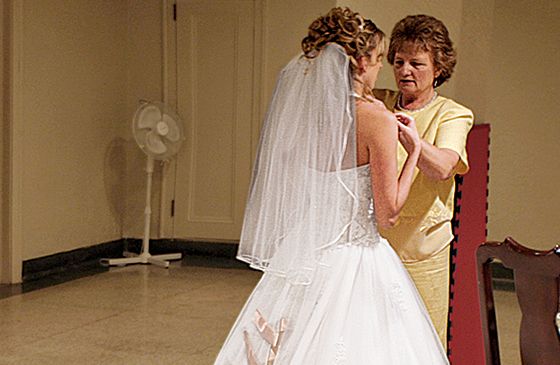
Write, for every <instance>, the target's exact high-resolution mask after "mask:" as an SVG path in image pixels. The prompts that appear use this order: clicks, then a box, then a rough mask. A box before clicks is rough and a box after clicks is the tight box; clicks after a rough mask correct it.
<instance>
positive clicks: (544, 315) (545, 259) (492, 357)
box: [476, 237, 560, 365]
mask: <svg viewBox="0 0 560 365" xmlns="http://www.w3.org/2000/svg"><path fill="white" fill-rule="evenodd" d="M476 255H477V266H478V270H477V275H478V288H479V294H480V309H481V311H480V316H481V320H482V331H483V335H484V347H485V352H486V365H499V364H500V352H499V348H498V330H497V326H496V312H495V308H494V296H493V294H492V267H491V265H490V264H491V263H492V261H494V260H495V259H498V260H500V261H501V262H502V264H503V265H504V266H505V267H507V268H510V269H512V270H513V273H514V280H515V291H516V293H517V298H518V301H519V307H520V308H521V315H522V318H521V327H520V330H519V331H520V332H519V341H520V349H521V361H522V363H523V365H552V364H560V337H559V335H558V328H557V327H556V322H555V318H556V314H557V312H558V294H559V293H558V285H559V277H560V247H558V246H556V247H555V248H553V249H551V250H549V251H536V250H532V249H530V248H527V247H524V246H522V245H520V244H519V243H517V242H516V241H515V240H513V239H512V238H510V237H508V238H506V239H505V241H504V242H486V243H484V244H482V245H481V246H480V247H479V248H478V249H477V253H476Z"/></svg>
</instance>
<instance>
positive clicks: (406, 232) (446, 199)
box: [374, 15, 473, 345]
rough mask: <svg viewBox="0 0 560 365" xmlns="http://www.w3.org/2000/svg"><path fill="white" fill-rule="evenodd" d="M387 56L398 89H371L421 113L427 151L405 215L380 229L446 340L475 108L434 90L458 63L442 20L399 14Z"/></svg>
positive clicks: (391, 105) (393, 105) (389, 102)
mask: <svg viewBox="0 0 560 365" xmlns="http://www.w3.org/2000/svg"><path fill="white" fill-rule="evenodd" d="M387 58H388V60H389V63H390V64H391V65H392V66H393V71H394V76H395V81H396V83H397V86H398V92H395V91H392V90H375V91H374V94H375V96H376V97H377V98H378V99H380V100H382V101H383V102H384V103H385V105H386V106H387V108H388V109H390V110H392V111H400V112H404V113H406V114H408V115H410V116H412V117H413V118H414V119H415V120H416V126H417V128H418V133H419V135H420V136H421V138H422V152H421V155H420V158H419V160H418V165H417V167H418V170H419V171H418V172H417V175H416V177H415V179H414V183H413V186H412V188H411V191H410V195H409V199H408V201H407V203H406V204H405V206H404V208H403V210H402V212H401V216H400V219H399V221H398V222H397V224H396V225H395V226H394V227H393V228H391V229H388V230H384V231H383V232H382V234H383V235H384V236H385V237H386V238H387V239H388V241H389V242H390V243H391V244H392V245H393V247H394V248H395V250H396V251H397V253H398V254H399V255H400V257H401V259H402V260H403V262H404V263H405V266H406V268H407V269H408V271H409V273H410V274H411V276H412V278H413V280H414V282H415V283H416V286H417V287H418V290H419V292H420V294H421V295H422V298H423V299H424V302H425V304H426V306H427V308H428V311H429V313H430V316H431V317H432V321H433V323H434V326H435V327H436V330H437V331H438V335H439V337H440V339H441V341H442V343H443V344H444V345H445V344H446V342H447V318H448V306H449V304H448V302H449V276H450V275H449V267H450V265H449V260H450V243H451V241H452V239H453V234H452V229H451V219H452V216H453V198H454V192H455V185H454V179H453V177H454V176H455V174H465V173H466V172H467V171H468V161H467V154H466V150H465V144H466V139H467V134H468V132H469V130H470V128H471V126H472V124H473V114H472V112H471V111H470V110H469V109H467V108H465V107H464V106H462V105H460V104H458V103H456V102H454V101H453V100H451V99H448V98H445V97H443V96H441V95H439V94H438V93H437V92H436V88H437V87H439V86H441V85H442V84H443V83H444V82H446V81H447V80H449V78H450V77H451V74H452V73H453V69H454V67H455V63H456V53H455V50H454V48H453V43H452V42H451V39H450V38H449V33H448V31H447V28H446V27H445V25H444V24H443V23H442V22H441V21H439V20H438V19H436V18H434V17H431V16H427V15H414V16H407V17H406V18H404V19H402V20H401V21H399V22H398V23H397V24H396V25H395V27H394V29H393V32H392V34H391V41H390V44H389V50H388V54H387ZM398 155H399V165H402V163H403V162H404V161H405V158H406V156H407V154H406V152H405V151H404V150H403V149H402V148H401V149H400V150H399V154H398Z"/></svg>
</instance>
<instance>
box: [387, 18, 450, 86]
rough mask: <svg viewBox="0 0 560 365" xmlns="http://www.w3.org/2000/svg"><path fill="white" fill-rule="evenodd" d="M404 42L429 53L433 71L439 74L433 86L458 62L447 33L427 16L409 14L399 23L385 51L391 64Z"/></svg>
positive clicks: (443, 27) (448, 76)
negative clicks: (437, 71)
mask: <svg viewBox="0 0 560 365" xmlns="http://www.w3.org/2000/svg"><path fill="white" fill-rule="evenodd" d="M407 42H413V43H414V44H416V45H417V46H418V47H420V49H422V50H423V51H426V52H428V53H430V54H431V56H432V61H433V63H434V66H435V69H436V70H439V71H440V75H439V76H438V77H437V78H436V79H435V80H434V87H437V86H440V85H441V84H443V83H444V82H445V81H447V80H448V79H449V78H450V77H451V74H452V73H453V69H454V68H455V64H456V63H457V53H456V51H455V49H454V48H453V42H452V41H451V39H450V38H449V31H448V30H447V28H446V27H445V25H444V24H443V23H442V22H441V21H440V20H438V19H436V18H434V17H433V16H429V15H409V16H407V17H406V18H404V19H402V20H401V21H399V22H398V23H397V24H396V25H395V27H394V28H393V32H392V33H391V41H390V43H389V50H388V52H387V60H388V61H389V63H390V64H391V65H393V63H394V61H395V54H396V53H397V52H398V51H399V50H401V49H402V47H403V46H404V44H405V43H407Z"/></svg>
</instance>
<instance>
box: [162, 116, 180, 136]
mask: <svg viewBox="0 0 560 365" xmlns="http://www.w3.org/2000/svg"><path fill="white" fill-rule="evenodd" d="M162 120H163V122H165V124H167V127H168V128H169V132H167V134H166V135H165V138H167V139H168V140H170V141H171V142H177V141H178V140H179V139H180V138H181V131H180V130H179V126H178V125H177V122H176V121H175V119H173V118H171V117H170V116H169V115H167V114H164V115H163V119H162Z"/></svg>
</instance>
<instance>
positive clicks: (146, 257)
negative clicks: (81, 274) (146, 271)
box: [99, 251, 183, 269]
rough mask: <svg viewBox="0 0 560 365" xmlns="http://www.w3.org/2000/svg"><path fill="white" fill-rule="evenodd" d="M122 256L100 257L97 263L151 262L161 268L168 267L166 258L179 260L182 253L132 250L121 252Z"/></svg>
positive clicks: (111, 264) (120, 264)
mask: <svg viewBox="0 0 560 365" xmlns="http://www.w3.org/2000/svg"><path fill="white" fill-rule="evenodd" d="M123 255H124V256H125V257H124V258H119V259H101V260H99V263H100V264H101V265H104V266H126V265H129V264H153V265H156V266H159V267H163V268H166V269H167V268H169V261H168V260H180V259H181V258H182V256H183V255H182V254H180V253H168V254H162V255H150V254H149V253H148V254H146V253H144V254H140V255H138V254H135V253H132V252H127V251H125V252H123Z"/></svg>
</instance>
